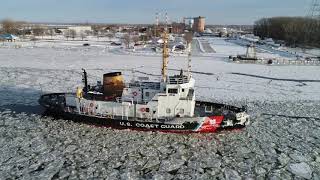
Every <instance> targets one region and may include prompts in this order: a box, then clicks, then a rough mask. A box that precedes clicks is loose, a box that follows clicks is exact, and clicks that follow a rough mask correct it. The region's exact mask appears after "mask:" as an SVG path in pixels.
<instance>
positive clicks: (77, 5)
mask: <svg viewBox="0 0 320 180" xmlns="http://www.w3.org/2000/svg"><path fill="white" fill-rule="evenodd" d="M0 3H1V4H0V7H1V10H0V19H4V18H11V19H14V20H25V21H34V22H64V23H66V22H77V23H85V22H97V23H145V24H147V23H153V22H154V21H155V20H154V19H155V13H156V12H160V13H162V14H164V13H165V12H167V13H168V15H169V18H170V20H171V21H182V17H190V16H199V15H201V16H205V17H206V22H207V24H253V22H254V21H255V20H257V19H259V18H261V17H271V16H305V15H306V14H307V10H308V9H309V5H310V4H311V0H1V1H0Z"/></svg>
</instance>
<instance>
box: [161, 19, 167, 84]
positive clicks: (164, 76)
mask: <svg viewBox="0 0 320 180" xmlns="http://www.w3.org/2000/svg"><path fill="white" fill-rule="evenodd" d="M167 24H168V16H167V14H166V27H165V29H164V33H163V37H162V38H163V47H162V48H163V50H162V71H161V74H162V81H163V82H166V81H167V76H168V58H169V52H168V32H167V31H168V27H167Z"/></svg>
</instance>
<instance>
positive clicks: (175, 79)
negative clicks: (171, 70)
mask: <svg viewBox="0 0 320 180" xmlns="http://www.w3.org/2000/svg"><path fill="white" fill-rule="evenodd" d="M186 83H189V78H188V76H185V75H182V76H181V75H174V76H169V79H168V84H186Z"/></svg>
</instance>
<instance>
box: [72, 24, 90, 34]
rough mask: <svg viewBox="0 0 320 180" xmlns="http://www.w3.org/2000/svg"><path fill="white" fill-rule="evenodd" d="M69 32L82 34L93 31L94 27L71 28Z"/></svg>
mask: <svg viewBox="0 0 320 180" xmlns="http://www.w3.org/2000/svg"><path fill="white" fill-rule="evenodd" d="M68 30H74V31H75V32H76V33H77V34H80V33H81V32H86V31H92V27H91V26H69V27H68Z"/></svg>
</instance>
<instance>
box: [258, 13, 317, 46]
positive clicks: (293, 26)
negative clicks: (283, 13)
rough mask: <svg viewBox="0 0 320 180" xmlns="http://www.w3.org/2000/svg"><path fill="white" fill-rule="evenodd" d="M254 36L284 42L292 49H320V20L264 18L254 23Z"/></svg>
mask: <svg viewBox="0 0 320 180" xmlns="http://www.w3.org/2000/svg"><path fill="white" fill-rule="evenodd" d="M253 31H254V34H255V35H256V36H260V37H262V38H273V39H275V40H283V41H285V43H286V44H287V45H289V46H292V47H297V46H300V47H307V46H312V47H320V20H317V19H312V18H307V17H272V18H262V19H260V20H258V21H256V22H255V23H254V29H253Z"/></svg>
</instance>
